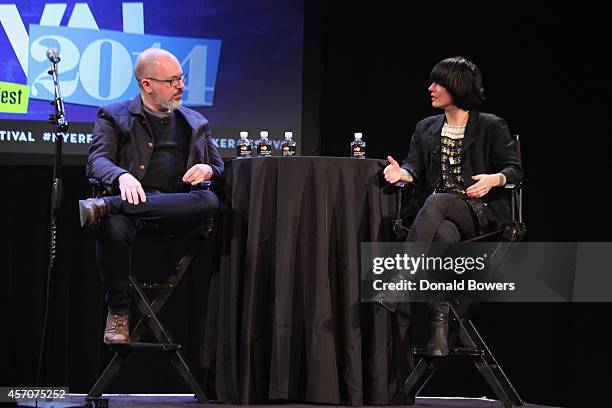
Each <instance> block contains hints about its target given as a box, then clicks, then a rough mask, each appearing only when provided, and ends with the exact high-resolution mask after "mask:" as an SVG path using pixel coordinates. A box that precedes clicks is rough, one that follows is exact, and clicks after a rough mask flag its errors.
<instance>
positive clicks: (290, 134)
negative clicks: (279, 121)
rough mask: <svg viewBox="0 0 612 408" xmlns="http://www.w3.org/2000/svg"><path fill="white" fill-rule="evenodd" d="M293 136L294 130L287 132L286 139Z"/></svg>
mask: <svg viewBox="0 0 612 408" xmlns="http://www.w3.org/2000/svg"><path fill="white" fill-rule="evenodd" d="M292 137H293V132H285V139H291V138H292Z"/></svg>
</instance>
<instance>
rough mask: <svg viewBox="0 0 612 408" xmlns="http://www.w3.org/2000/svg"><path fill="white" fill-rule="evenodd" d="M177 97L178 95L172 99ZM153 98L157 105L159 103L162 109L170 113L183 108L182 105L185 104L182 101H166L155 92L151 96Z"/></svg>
mask: <svg viewBox="0 0 612 408" xmlns="http://www.w3.org/2000/svg"><path fill="white" fill-rule="evenodd" d="M175 96H176V94H175V95H172V98H174V97H175ZM151 98H153V100H154V101H155V103H157V104H158V105H159V106H161V108H162V109H165V110H167V111H168V112H172V111H174V110H175V109H177V108H178V107H179V106H181V103H182V102H183V100H182V99H179V100H178V101H175V100H174V99H170V100H164V99H162V98H160V97H159V95H157V94H156V93H155V92H153V93H152V94H151Z"/></svg>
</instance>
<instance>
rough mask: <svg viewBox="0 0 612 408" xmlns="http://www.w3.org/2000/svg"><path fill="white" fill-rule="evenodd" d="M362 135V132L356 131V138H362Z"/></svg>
mask: <svg viewBox="0 0 612 408" xmlns="http://www.w3.org/2000/svg"><path fill="white" fill-rule="evenodd" d="M361 136H363V134H362V133H361V132H355V139H361Z"/></svg>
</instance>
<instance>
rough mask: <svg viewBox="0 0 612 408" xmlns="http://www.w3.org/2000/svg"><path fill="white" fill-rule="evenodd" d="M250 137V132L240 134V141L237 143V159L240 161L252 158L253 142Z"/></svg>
mask: <svg viewBox="0 0 612 408" xmlns="http://www.w3.org/2000/svg"><path fill="white" fill-rule="evenodd" d="M248 136H249V132H245V131H244V130H243V131H242V132H240V139H239V140H238V142H236V157H237V158H238V159H246V158H247V157H251V153H252V152H251V142H250V141H249V139H247V137H248Z"/></svg>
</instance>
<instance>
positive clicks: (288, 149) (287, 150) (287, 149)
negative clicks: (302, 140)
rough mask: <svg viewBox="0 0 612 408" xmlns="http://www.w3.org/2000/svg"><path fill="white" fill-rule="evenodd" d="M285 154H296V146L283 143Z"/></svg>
mask: <svg viewBox="0 0 612 408" xmlns="http://www.w3.org/2000/svg"><path fill="white" fill-rule="evenodd" d="M282 151H283V156H294V155H295V146H290V145H283V149H282Z"/></svg>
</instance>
